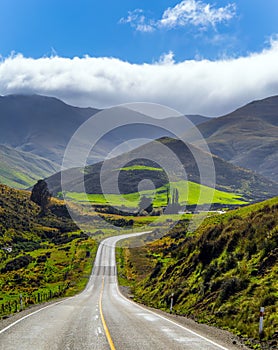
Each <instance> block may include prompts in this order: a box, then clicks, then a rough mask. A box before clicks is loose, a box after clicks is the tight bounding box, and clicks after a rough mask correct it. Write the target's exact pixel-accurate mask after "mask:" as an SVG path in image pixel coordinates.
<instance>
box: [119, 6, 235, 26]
mask: <svg viewBox="0 0 278 350" xmlns="http://www.w3.org/2000/svg"><path fill="white" fill-rule="evenodd" d="M235 15H236V5H235V4H234V3H232V4H228V5H227V6H225V7H218V8H215V7H214V6H212V5H210V4H208V3H205V2H203V1H201V0H183V1H181V2H180V3H178V4H177V5H176V6H174V7H169V8H168V9H167V10H165V11H164V13H163V15H162V18H161V19H159V20H157V21H155V20H153V19H148V18H146V16H145V15H144V11H143V10H142V9H136V10H135V11H130V12H129V13H128V17H127V18H122V19H121V20H120V23H130V25H131V26H132V27H133V28H135V29H136V30H138V31H142V32H150V31H154V30H155V29H159V28H167V29H173V28H176V27H185V26H188V25H193V26H194V27H198V28H199V29H201V30H206V29H208V28H209V27H213V28H215V27H216V25H217V24H218V23H222V22H227V21H230V20H231V19H232V18H233V17H234V16H235Z"/></svg>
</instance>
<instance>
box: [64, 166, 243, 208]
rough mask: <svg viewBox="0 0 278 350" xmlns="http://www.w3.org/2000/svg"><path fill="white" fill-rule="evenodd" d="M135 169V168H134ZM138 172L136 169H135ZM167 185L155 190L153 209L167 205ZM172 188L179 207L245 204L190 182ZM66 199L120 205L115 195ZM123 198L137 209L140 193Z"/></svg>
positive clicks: (72, 194) (148, 192)
mask: <svg viewBox="0 0 278 350" xmlns="http://www.w3.org/2000/svg"><path fill="white" fill-rule="evenodd" d="M136 168H137V167H136ZM136 170H138V169H136ZM126 171H127V170H126ZM167 187H168V186H167V185H165V186H162V187H159V188H158V189H157V190H156V194H155V197H154V201H153V205H154V207H161V206H166V205H167ZM172 187H173V188H177V189H178V191H179V194H180V198H179V200H180V204H181V205H186V204H187V205H194V204H196V203H198V201H199V204H205V203H208V202H209V201H210V199H211V198H212V203H214V204H215V203H219V204H221V205H242V204H246V202H245V201H244V200H242V198H241V196H239V195H238V194H236V193H228V192H223V191H219V190H214V189H212V188H210V187H207V186H202V185H199V184H196V183H194V182H190V181H178V182H175V183H172ZM201 188H202V191H203V196H202V198H201V199H199V197H200V191H201ZM141 195H145V196H147V197H151V196H152V191H151V190H146V191H142V193H141ZM66 197H67V198H70V199H73V200H75V201H79V202H86V201H88V200H89V201H90V202H91V203H94V204H97V205H101V204H104V205H105V204H110V205H111V206H115V207H120V206H121V205H122V203H123V202H122V199H121V196H120V195H117V194H107V195H105V196H104V195H103V194H88V195H86V194H84V193H77V192H67V193H66ZM123 197H124V198H125V199H126V200H127V201H128V202H129V205H128V206H129V208H131V209H136V208H138V204H139V200H140V193H139V192H134V193H128V194H124V195H123Z"/></svg>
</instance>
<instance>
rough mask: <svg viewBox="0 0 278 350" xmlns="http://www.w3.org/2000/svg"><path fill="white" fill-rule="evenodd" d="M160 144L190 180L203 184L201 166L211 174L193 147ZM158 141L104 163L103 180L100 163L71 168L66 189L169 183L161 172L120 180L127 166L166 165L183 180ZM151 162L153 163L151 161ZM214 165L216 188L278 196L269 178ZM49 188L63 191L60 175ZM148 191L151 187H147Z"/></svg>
mask: <svg viewBox="0 0 278 350" xmlns="http://www.w3.org/2000/svg"><path fill="white" fill-rule="evenodd" d="M159 142H160V143H161V144H162V145H163V146H165V147H168V148H169V149H170V150H171V151H172V152H174V153H175V154H176V155H177V157H178V159H179V162H180V164H182V166H183V167H184V169H185V170H186V174H187V179H188V180H190V181H192V182H196V183H200V181H201V180H200V173H199V168H198V165H200V164H202V166H203V168H204V173H205V174H207V173H209V171H208V170H209V168H208V161H207V160H208V154H207V153H205V152H203V151H201V150H200V149H198V148H195V147H193V146H189V145H185V144H184V143H183V142H182V141H180V140H176V139H171V138H162V139H160V140H159ZM159 142H150V143H148V144H146V145H143V146H141V147H139V148H137V149H135V150H132V151H130V152H128V153H125V154H123V155H120V156H118V157H115V158H113V159H110V160H107V161H106V162H105V166H106V170H105V171H104V173H103V174H102V179H101V180H100V170H101V167H102V163H98V164H95V165H92V166H88V167H86V168H85V171H83V170H82V169H79V168H76V169H70V170H68V171H65V173H64V178H63V179H65V181H64V189H65V188H66V189H67V190H68V191H73V192H82V183H83V178H84V183H85V188H86V191H87V193H102V192H103V188H105V189H106V191H105V192H106V193H115V192H114V191H115V188H117V187H118V186H116V185H119V189H120V191H121V193H132V192H136V191H137V188H138V184H139V183H140V182H141V181H142V180H144V179H146V178H149V179H150V180H152V181H153V182H154V183H155V185H156V187H160V186H162V185H163V184H165V183H167V182H168V178H167V176H166V174H165V173H164V172H160V171H141V172H140V171H137V172H134V171H126V170H124V171H120V173H119V177H118V178H117V177H116V175H115V170H116V169H119V168H120V169H122V167H123V165H124V166H127V165H128V166H130V165H132V166H133V167H134V166H135V165H141V166H142V165H144V166H145V167H151V166H156V167H157V166H158V165H159V164H164V165H165V167H168V168H169V171H168V175H169V176H170V177H171V181H178V180H180V179H182V177H181V173H182V171H181V169H182V168H180V169H178V168H176V167H175V168H173V167H172V163H171V159H170V157H169V155H168V154H166V153H165V152H162V147H161V146H160V144H159ZM192 150H193V151H194V153H195V156H196V155H197V157H198V164H197V163H196V160H195V158H194V157H193V155H192V152H191V151H192ZM150 159H151V160H152V161H150ZM213 162H214V167H215V174H216V188H217V189H219V190H222V191H226V192H236V193H239V194H242V196H243V197H244V198H246V199H249V200H262V199H264V198H269V197H273V196H275V195H278V185H277V184H275V183H272V182H271V181H269V180H267V179H266V178H264V177H262V176H259V175H256V174H255V173H254V172H252V171H250V170H245V169H242V168H238V167H236V166H234V165H232V164H230V163H227V162H225V161H224V160H222V159H220V158H218V157H217V156H213ZM47 182H48V185H49V187H50V189H51V191H52V192H53V193H58V192H60V191H61V173H57V174H55V175H53V176H51V177H49V178H48V179H47ZM202 184H203V185H206V186H210V187H212V186H213V185H214V183H213V181H212V179H211V178H209V177H207V178H203V179H202ZM146 189H148V188H146Z"/></svg>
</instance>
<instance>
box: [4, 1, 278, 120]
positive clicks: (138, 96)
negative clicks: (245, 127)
mask: <svg viewBox="0 0 278 350" xmlns="http://www.w3.org/2000/svg"><path fill="white" fill-rule="evenodd" d="M277 18H278V1H277V0H267V1H266V0H237V1H233V0H230V1H226V0H214V1H211V0H180V1H179V0H175V1H174V0H123V1H115V0H102V1H94V0H79V1H76V0H67V1H66V0H55V1H54V0H25V1H22V0H0V38H1V40H0V55H1V57H2V59H1V61H0V94H2V95H5V94H9V93H41V94H46V95H53V96H57V97H59V98H61V99H63V100H64V101H66V102H68V103H72V104H76V105H82V106H83V105H84V106H87V105H93V106H96V107H106V106H109V105H113V104H117V103H124V102H133V101H135V100H136V101H138V100H139V101H148V102H156V103H165V104H167V105H170V107H173V108H177V109H179V110H182V112H184V113H201V114H207V115H220V114H223V113H227V112H229V111H231V110H232V109H234V108H236V107H238V106H240V105H242V104H244V103H246V102H249V101H250V100H253V99H258V98H263V97H266V96H268V95H274V94H278V74H276V71H278V67H277V62H278V56H277V54H278V39H277V38H278V36H277V35H278V22H277ZM223 72H224V74H223ZM276 76H277V79H276ZM256 84H257V85H256ZM189 86H190V87H191V88H190V89H189ZM169 91H170V93H169ZM193 97H194V98H193ZM200 100H201V103H200ZM219 101H221V103H220V102H219ZM216 103H217V107H215V106H216Z"/></svg>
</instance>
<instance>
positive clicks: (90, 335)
mask: <svg viewBox="0 0 278 350" xmlns="http://www.w3.org/2000/svg"><path fill="white" fill-rule="evenodd" d="M137 235H138V234H137ZM128 236H130V235H124V236H120V237H119V236H118V237H111V238H108V239H106V240H104V241H103V242H102V243H101V244H100V246H99V249H98V252H97V256H96V260H95V265H94V268H93V272H92V275H91V278H90V281H89V283H88V285H87V287H86V289H85V290H84V291H83V292H82V293H81V294H79V295H77V296H75V297H72V298H68V299H65V300H63V301H60V302H57V303H54V304H51V305H49V306H47V307H44V308H42V309H39V310H37V311H35V312H33V313H31V314H29V315H27V316H25V317H23V318H21V319H19V320H17V321H16V322H14V323H12V324H10V325H9V326H7V327H6V328H4V329H2V330H0V349H1V350H19V349H20V350H46V349H47V350H72V349H76V350H89V349H90V350H92V349H96V350H137V349H138V350H139V349H140V350H142V349H144V350H145V349H146V350H163V349H165V350H166V349H167V350H181V349H183V350H186V349H188V350H189V349H190V350H194V349H202V350H219V349H222V350H227V349H228V348H226V347H224V346H221V345H220V344H218V343H217V342H214V341H212V340H209V339H207V338H205V337H203V336H201V335H199V334H197V333H195V332H193V331H191V330H190V329H188V328H186V327H184V326H182V325H180V324H178V323H176V322H174V321H172V320H171V319H168V318H166V317H164V316H161V315H160V314H157V313H155V312H153V311H150V310H148V309H145V308H143V307H142V306H140V305H137V304H135V303H134V302H132V301H130V300H128V299H126V298H125V297H124V296H122V294H121V293H120V292H119V290H118V284H117V278H116V263H115V244H116V242H117V241H119V240H121V239H124V238H126V237H128Z"/></svg>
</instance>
